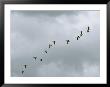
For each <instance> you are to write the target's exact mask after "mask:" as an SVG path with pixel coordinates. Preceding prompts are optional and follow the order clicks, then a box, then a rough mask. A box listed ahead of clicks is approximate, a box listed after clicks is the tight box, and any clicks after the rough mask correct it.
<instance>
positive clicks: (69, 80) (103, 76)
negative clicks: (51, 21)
mask: <svg viewBox="0 0 110 87" xmlns="http://www.w3.org/2000/svg"><path fill="white" fill-rule="evenodd" d="M106 7H107V6H106V4H98V5H97V4H95V5H93V4H83V5H79V4H70V5H69V4H66V5H64V4H57V5H56V4H54V5H51V4H45V5H42V4H36V5H35V4H34V5H32V4H28V5H27V4H22V5H20V4H5V11H4V12H5V13H4V14H5V17H4V18H5V22H4V24H5V26H4V28H5V52H4V53H5V55H4V56H5V59H4V60H5V61H4V66H5V71H4V73H5V81H4V82H5V83H6V84H12V83H13V84H18V83H20V84H24V83H25V84H44V83H45V84H53V83H54V84H56V83H57V84H58V83H60V84H61V83H62V84H89V83H92V84H99V83H100V84H106V82H107V55H106V54H107V52H106V50H107V48H106V40H107V37H106V36H107V34H106V30H107V26H106V24H107V23H106V17H107V15H106V13H107V12H106ZM11 10H100V77H11V74H10V65H11V64H10V11H11Z"/></svg>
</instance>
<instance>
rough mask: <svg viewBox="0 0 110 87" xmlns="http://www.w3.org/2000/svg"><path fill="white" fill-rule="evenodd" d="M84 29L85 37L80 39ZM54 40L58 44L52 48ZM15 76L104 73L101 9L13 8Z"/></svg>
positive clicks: (12, 39) (12, 68) (12, 41)
mask: <svg viewBox="0 0 110 87" xmlns="http://www.w3.org/2000/svg"><path fill="white" fill-rule="evenodd" d="M88 26H90V28H91V31H90V32H88V33H87V32H86V30H87V27H88ZM81 30H82V31H83V36H82V37H81V38H80V39H79V40H76V36H77V35H79V34H80V31H81ZM68 39H69V40H70V43H69V44H68V45H67V44H66V41H65V40H68ZM53 40H55V41H56V45H55V46H54V47H52V48H51V49H48V44H49V43H50V44H53V43H52V41H53ZM44 50H48V54H45V53H44ZM33 56H37V57H38V58H37V60H36V61H35V60H34V59H33ZM41 58H42V59H43V61H42V62H41V61H40V59H41ZM24 64H27V65H28V67H27V69H24V66H23V65H24ZM22 70H25V72H24V75H22V74H21V71H22ZM11 76H26V77H33V76H35V77H38V76H63V77H64V76H75V77H77V76H78V77H79V76H100V12H99V11H14V10H13V11H12V12H11Z"/></svg>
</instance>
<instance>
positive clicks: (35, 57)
mask: <svg viewBox="0 0 110 87" xmlns="http://www.w3.org/2000/svg"><path fill="white" fill-rule="evenodd" d="M86 32H90V27H89V26H88V27H87V30H86ZM81 36H83V31H80V34H79V35H78V36H77V37H76V40H79V38H80V37H81ZM52 42H53V44H49V45H48V48H51V47H52V46H53V45H56V41H52ZM69 42H70V40H66V44H69ZM44 52H45V53H46V54H48V51H47V50H45V51H44ZM33 58H34V60H35V61H36V59H37V56H34V57H33ZM40 61H41V62H42V61H43V59H42V58H41V59H40ZM27 66H28V65H26V64H24V65H23V67H24V69H26V68H27ZM24 72H25V70H22V71H21V73H22V75H23V74H24Z"/></svg>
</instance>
